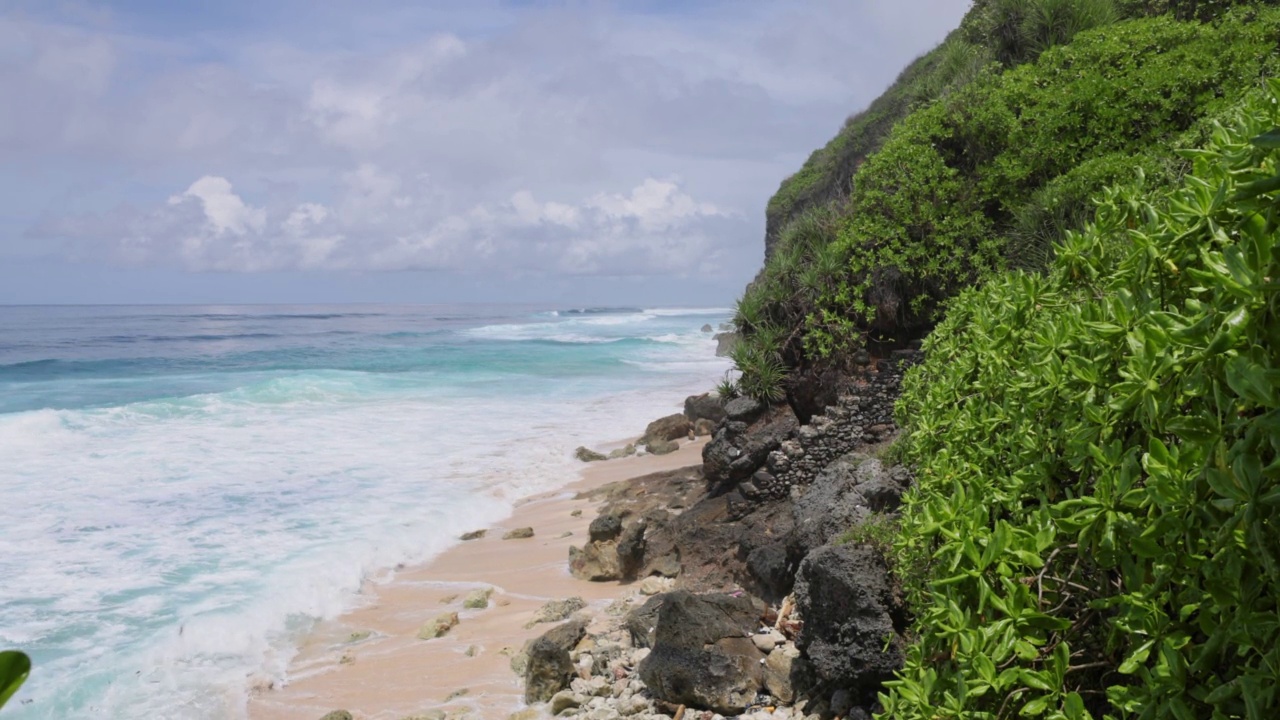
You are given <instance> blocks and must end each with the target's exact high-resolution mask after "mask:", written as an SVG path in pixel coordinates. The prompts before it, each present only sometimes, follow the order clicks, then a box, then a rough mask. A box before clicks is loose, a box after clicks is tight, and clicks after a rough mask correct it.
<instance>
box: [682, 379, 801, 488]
mask: <svg viewBox="0 0 1280 720" xmlns="http://www.w3.org/2000/svg"><path fill="white" fill-rule="evenodd" d="M744 399H745V400H746V401H747V404H748V405H749V406H750V407H751V408H756V409H758V410H759V411H760V412H763V406H761V405H760V404H759V403H757V402H755V401H754V400H750V399H749V398H738V399H737V400H733V401H731V402H730V403H729V404H728V405H726V409H733V408H734V403H738V402H739V401H741V400H744ZM750 415H751V413H748V416H750ZM796 428H797V424H796V418H795V415H794V414H792V413H791V411H790V409H789V408H787V407H786V406H782V407H780V408H777V409H775V410H774V411H772V412H770V414H769V415H768V416H766V417H758V418H756V421H755V424H750V425H749V424H748V423H747V422H746V421H743V420H736V419H733V417H732V415H731V416H730V419H728V420H727V421H725V422H722V423H720V425H719V426H717V427H716V431H715V434H713V435H712V436H711V440H710V441H709V442H708V443H707V444H706V445H705V446H704V447H703V448H702V473H703V475H704V476H705V477H706V479H707V481H708V482H710V483H711V484H712V485H713V486H714V485H728V484H735V485H736V484H737V483H739V482H741V481H742V480H745V479H747V478H749V477H751V475H752V474H753V473H755V472H756V471H757V470H759V469H760V468H761V467H762V466H763V465H764V464H765V462H766V461H767V460H768V459H769V454H770V453H772V452H773V451H775V450H777V449H779V448H780V447H781V446H782V443H783V442H784V441H786V440H788V439H790V438H791V436H792V435H793V434H794V433H795V432H796Z"/></svg>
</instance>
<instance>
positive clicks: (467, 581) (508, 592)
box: [246, 438, 707, 720]
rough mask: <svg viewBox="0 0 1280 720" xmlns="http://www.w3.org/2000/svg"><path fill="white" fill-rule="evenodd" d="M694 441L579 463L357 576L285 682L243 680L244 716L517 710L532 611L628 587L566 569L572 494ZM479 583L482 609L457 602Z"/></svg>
mask: <svg viewBox="0 0 1280 720" xmlns="http://www.w3.org/2000/svg"><path fill="white" fill-rule="evenodd" d="M706 441H707V439H706V438H698V439H697V440H692V441H688V442H683V443H682V444H681V446H680V449H679V450H677V451H676V452H674V453H671V454H669V455H642V456H633V457H626V458H620V459H615V460H610V461H608V462H600V463H592V464H589V465H587V466H585V467H584V468H583V469H582V471H581V472H580V473H579V477H578V478H576V479H575V480H573V481H572V482H570V483H569V484H567V485H565V486H563V487H561V488H559V489H557V490H554V491H549V492H546V493H542V494H540V495H535V496H533V497H530V498H527V499H525V500H523V501H521V502H520V503H518V504H517V506H516V507H515V509H514V511H513V513H512V515H511V516H510V517H508V518H507V519H506V520H504V521H502V522H501V523H499V524H497V525H495V526H493V527H490V528H486V529H485V530H486V534H485V536H484V537H483V538H480V539H478V540H471V541H467V542H460V543H458V544H455V545H453V546H451V547H450V548H448V549H447V550H445V551H444V552H442V553H441V554H440V555H438V556H436V557H435V558H433V559H432V560H430V561H428V562H427V563H425V564H423V565H420V566H413V567H407V568H402V569H399V570H398V571H397V572H396V574H395V576H394V578H393V579H391V580H390V581H388V582H385V583H376V582H372V581H370V582H366V584H365V586H364V587H363V588H362V595H363V596H364V598H365V600H364V602H362V603H361V604H360V606H359V607H357V608H355V609H353V610H350V611H348V612H347V613H345V614H343V615H342V616H340V617H338V618H336V619H334V620H331V621H326V622H323V623H321V624H319V625H318V626H317V627H316V628H314V629H313V630H312V632H311V633H309V634H308V636H307V637H306V638H305V639H304V640H303V642H302V644H301V646H300V647H299V650H298V653H297V655H296V656H295V657H294V658H293V660H292V661H291V662H290V669H289V677H288V679H287V680H286V682H285V683H283V684H282V685H281V686H279V687H273V686H272V685H271V684H270V683H269V681H266V680H257V681H253V680H251V690H250V695H249V699H248V703H247V712H246V714H247V717H249V718H251V719H252V720H295V719H296V720H306V719H311V720H315V719H318V718H321V717H323V716H324V715H325V714H326V713H328V712H330V711H333V710H338V709H342V710H347V711H349V712H350V713H352V715H353V716H354V717H355V718H357V720H402V719H403V718H415V717H422V718H438V717H443V715H442V713H449V714H450V715H453V716H455V717H461V716H468V717H470V718H474V719H475V720H487V719H489V718H506V717H507V716H509V715H510V714H511V713H513V712H515V711H518V710H520V709H521V708H522V707H524V703H523V683H522V682H521V678H520V677H519V676H517V675H516V673H515V672H514V671H513V670H512V669H511V667H510V661H511V655H512V654H514V653H515V652H517V651H519V650H520V648H521V647H522V646H523V644H524V643H525V641H526V640H529V639H532V638H535V637H537V636H538V635H540V634H541V633H543V632H545V631H546V630H547V629H549V628H550V627H552V626H553V624H538V625H534V626H532V627H526V623H528V622H529V621H530V620H531V618H532V617H533V615H534V613H535V611H537V610H538V609H539V608H540V607H541V606H542V605H543V604H545V603H546V602H548V601H551V600H562V599H565V598H568V597H574V596H577V597H581V598H583V599H584V600H585V601H586V602H587V604H588V606H589V607H591V608H592V609H594V610H597V611H599V610H603V609H604V607H605V606H606V605H608V604H609V603H610V602H611V601H614V600H617V599H620V598H623V597H626V596H628V595H632V594H634V593H635V592H636V590H635V587H634V586H632V585H630V584H621V583H617V582H587V581H584V580H578V579H576V578H574V577H573V576H572V575H570V574H569V569H568V552H569V547H570V546H571V545H578V546H581V545H583V544H584V543H585V542H586V540H587V527H588V525H589V524H590V522H591V520H592V519H593V518H594V517H595V513H594V512H592V510H593V509H594V508H595V507H597V506H598V505H599V504H600V501H598V500H588V499H578V495H579V493H582V492H583V491H587V490H591V489H595V488H598V487H601V486H604V485H608V484H610V483H614V482H621V481H626V480H630V479H633V478H636V477H640V476H643V475H647V474H649V473H655V472H661V471H664V470H673V469H678V468H682V467H687V466H690V465H697V464H700V463H701V451H702V447H703V445H705V444H706ZM575 511H581V512H578V513H577V514H576V515H575V514H574V513H575ZM521 527H532V528H533V530H534V536H533V537H532V538H527V539H512V540H504V539H503V534H504V533H505V532H507V531H510V530H512V529H515V528H521ZM476 529H477V530H479V529H481V528H476ZM484 588H493V594H492V596H491V597H490V598H489V602H488V607H487V608H485V609H464V608H463V606H462V604H463V599H464V598H465V597H466V595H467V594H468V593H469V592H471V591H473V590H477V589H484ZM449 612H457V613H458V618H459V623H458V625H457V626H456V627H454V628H452V629H451V630H450V631H449V632H448V633H446V634H445V635H444V636H442V637H438V638H434V639H431V640H421V639H419V638H418V637H417V634H418V631H419V629H420V628H421V626H422V625H423V623H426V622H428V621H430V620H432V619H433V618H436V617H437V616H439V615H441V614H442V613H449ZM596 614H597V615H604V613H601V612H597V613H596ZM366 633H369V634H368V636H367V637H365V634H366Z"/></svg>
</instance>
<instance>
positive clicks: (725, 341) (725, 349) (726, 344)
mask: <svg viewBox="0 0 1280 720" xmlns="http://www.w3.org/2000/svg"><path fill="white" fill-rule="evenodd" d="M713 337H714V339H715V341H716V357H729V355H730V354H731V353H732V352H733V348H734V347H735V346H736V345H737V344H738V333H736V332H721V333H716V334H715V335H714V336H713Z"/></svg>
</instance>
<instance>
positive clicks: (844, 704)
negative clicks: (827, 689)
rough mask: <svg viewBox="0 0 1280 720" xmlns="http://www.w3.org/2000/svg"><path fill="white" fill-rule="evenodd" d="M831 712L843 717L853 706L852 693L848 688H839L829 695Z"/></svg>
mask: <svg viewBox="0 0 1280 720" xmlns="http://www.w3.org/2000/svg"><path fill="white" fill-rule="evenodd" d="M830 707H831V712H833V713H835V714H836V716H837V717H844V716H845V715H847V714H848V713H849V709H850V708H852V707H853V693H851V692H849V690H848V688H840V689H839V690H836V691H835V692H834V693H832V695H831V704H830Z"/></svg>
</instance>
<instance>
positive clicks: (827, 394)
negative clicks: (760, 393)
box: [787, 370, 847, 423]
mask: <svg viewBox="0 0 1280 720" xmlns="http://www.w3.org/2000/svg"><path fill="white" fill-rule="evenodd" d="M846 381H847V378H845V377H844V376H843V375H841V374H840V373H839V372H836V371H835V370H825V371H816V370H806V371H804V372H802V373H799V374H796V375H793V376H792V377H791V378H790V381H789V382H788V383H787V404H788V405H790V406H791V409H792V410H793V411H795V414H796V417H797V418H798V419H799V420H800V422H801V423H808V422H809V420H810V419H811V418H813V416H814V415H820V414H821V413H822V412H823V411H824V410H826V409H827V406H828V405H835V404H836V401H837V399H838V398H839V396H840V392H841V389H842V388H843V387H844V385H845V383H846Z"/></svg>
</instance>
